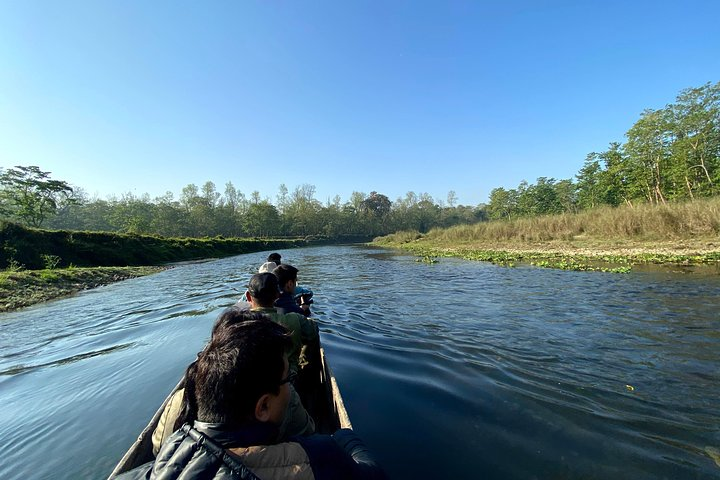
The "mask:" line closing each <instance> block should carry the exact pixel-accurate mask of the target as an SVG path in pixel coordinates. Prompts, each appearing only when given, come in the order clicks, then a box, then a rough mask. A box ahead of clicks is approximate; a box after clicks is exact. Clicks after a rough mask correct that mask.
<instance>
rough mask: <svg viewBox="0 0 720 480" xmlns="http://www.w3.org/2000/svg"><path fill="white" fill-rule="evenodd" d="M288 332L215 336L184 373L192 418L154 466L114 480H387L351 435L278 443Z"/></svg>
mask: <svg viewBox="0 0 720 480" xmlns="http://www.w3.org/2000/svg"><path fill="white" fill-rule="evenodd" d="M286 332H287V330H286V329H285V328H284V327H282V326H281V325H279V324H276V323H274V322H268V321H265V320H258V321H246V322H242V323H234V324H230V325H228V326H227V328H222V329H220V330H219V331H218V332H217V335H216V336H215V337H214V338H213V339H212V340H211V341H210V343H209V344H208V346H207V347H206V348H205V349H204V350H203V351H202V352H200V354H199V356H198V359H197V361H196V362H195V363H194V364H193V368H192V369H188V378H187V384H186V387H185V388H186V390H187V396H188V399H189V400H190V402H189V403H190V404H192V405H194V406H195V407H196V408H195V409H196V412H197V418H196V419H195V420H194V422H188V423H185V424H184V425H183V426H182V428H180V429H179V430H177V431H176V432H175V433H173V434H172V435H171V436H170V437H169V438H168V439H167V440H166V441H165V442H164V443H163V445H162V448H161V449H160V452H159V454H158V455H157V458H156V459H155V460H154V461H153V462H150V463H147V464H145V465H142V466H140V467H137V468H136V469H134V470H131V471H130V472H127V473H125V474H122V475H120V476H119V477H116V478H117V479H123V480H129V479H138V480H139V479H141V478H144V479H145V478H146V479H150V480H153V479H160V478H162V479H177V478H188V479H190V478H204V479H218V480H219V479H252V480H256V479H258V478H263V479H266V480H267V479H279V478H290V477H293V478H308V479H317V480H321V479H326V478H327V479H339V478H349V479H373V478H385V474H384V472H383V471H382V469H381V468H380V467H379V466H378V465H377V464H376V463H375V462H374V460H372V458H371V457H370V455H369V453H368V450H367V448H366V447H365V445H364V444H363V443H362V441H361V440H360V438H359V437H358V436H357V435H356V434H355V433H354V432H353V431H352V430H349V429H341V430H338V431H337V432H335V433H334V434H333V435H312V436H310V437H296V438H294V439H292V440H291V441H287V442H277V441H276V440H275V439H276V438H277V430H278V426H279V424H280V423H281V422H282V421H283V418H284V416H285V410H286V409H287V406H288V403H289V401H290V388H291V387H290V384H291V381H292V377H293V372H292V370H291V369H290V364H289V362H288V359H287V353H286V350H287V347H288V344H289V343H290V339H289V337H288V335H287V333H286Z"/></svg>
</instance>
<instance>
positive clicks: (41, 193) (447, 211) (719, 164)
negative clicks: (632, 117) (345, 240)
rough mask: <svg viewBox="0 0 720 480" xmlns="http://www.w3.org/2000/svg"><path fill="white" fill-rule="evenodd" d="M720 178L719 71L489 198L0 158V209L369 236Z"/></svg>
mask: <svg viewBox="0 0 720 480" xmlns="http://www.w3.org/2000/svg"><path fill="white" fill-rule="evenodd" d="M719 187H720V82H718V83H715V84H712V83H707V84H705V85H703V86H700V87H696V88H688V89H685V90H683V91H682V92H680V94H679V95H678V96H677V98H676V100H675V102H674V103H671V104H668V105H667V106H666V107H665V108H662V109H659V110H650V109H648V110H645V111H644V112H642V114H641V115H640V118H639V119H638V120H637V121H636V122H635V124H634V125H632V127H631V128H630V129H629V130H628V131H627V132H626V134H625V142H624V143H620V142H611V143H610V144H609V147H608V149H607V150H606V151H603V152H592V153H590V154H588V155H587V158H586V159H585V161H584V164H583V165H582V167H581V168H580V169H579V171H578V172H577V174H576V175H575V177H574V178H571V179H563V180H556V179H554V178H547V177H541V178H538V179H537V180H536V182H535V183H532V184H531V183H528V182H527V181H524V180H523V181H522V182H521V183H520V184H519V185H518V187H517V188H514V189H506V188H503V187H498V188H495V189H493V190H492V191H491V192H490V196H489V201H488V203H487V204H479V205H476V206H464V205H459V204H457V203H458V202H457V196H456V194H455V192H454V191H450V192H449V193H448V195H447V198H446V199H445V200H438V199H434V198H433V197H432V196H430V195H429V194H427V193H421V194H416V193H415V192H412V191H411V192H408V193H407V194H406V195H405V196H404V197H401V198H397V199H396V200H395V201H391V200H390V198H388V197H387V196H386V195H384V194H382V193H378V192H376V191H371V192H370V193H369V194H366V193H363V192H359V191H356V192H353V193H352V194H351V196H350V199H349V200H347V201H345V202H343V201H342V200H341V198H340V197H339V196H335V198H334V199H332V201H327V202H325V203H323V202H321V201H319V200H317V199H316V198H315V187H314V186H313V185H308V184H304V185H300V186H297V187H295V188H294V189H293V190H292V191H290V190H289V189H288V188H287V186H286V185H285V184H281V185H280V186H279V188H278V192H277V194H276V196H275V199H274V202H273V201H271V199H270V198H268V197H263V196H262V195H261V194H260V192H257V191H254V192H251V193H250V194H249V196H246V195H245V193H243V192H241V191H239V190H238V189H236V188H235V187H234V185H233V183H232V181H228V182H227V183H226V184H225V186H224V189H223V190H222V191H219V190H218V188H217V186H216V185H215V184H214V183H213V182H209V181H208V182H205V183H204V184H202V185H201V186H199V187H198V186H197V185H195V184H190V185H187V186H186V187H185V188H183V189H182V192H181V193H180V195H179V197H178V198H176V197H175V195H174V194H173V193H172V192H168V193H166V194H165V195H163V196H161V197H156V198H150V196H149V195H147V194H145V195H141V196H135V195H133V194H132V193H126V194H123V195H120V196H119V197H116V196H111V197H108V198H107V199H100V198H90V197H89V196H88V195H87V194H86V193H85V192H84V190H83V189H82V188H79V187H75V186H71V185H70V184H68V183H67V182H65V181H62V180H57V179H52V178H51V177H50V172H44V171H42V170H41V169H40V168H39V167H37V166H16V167H14V168H5V169H0V220H2V221H6V222H14V223H20V224H23V225H26V226H31V227H43V228H49V229H61V230H83V231H108V232H122V233H134V234H155V235H162V236H168V237H213V236H224V237H282V236H292V237H297V236H310V235H323V236H327V237H343V236H368V237H372V236H377V235H385V234H388V233H392V232H396V231H401V230H415V231H418V232H427V231H429V230H431V229H432V228H436V227H441V228H445V227H451V226H455V225H465V224H473V223H477V222H482V221H488V220H500V219H516V218H524V217H534V216H540V215H547V214H556V213H577V212H581V211H585V210H589V209H593V208H596V207H600V206H609V207H615V206H619V205H627V206H630V207H633V206H636V205H639V204H648V205H664V204H667V203H668V202H676V201H685V200H693V199H696V198H703V197H712V196H716V195H717V194H718V193H720V190H719Z"/></svg>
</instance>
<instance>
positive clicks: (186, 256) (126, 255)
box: [0, 224, 328, 270]
mask: <svg viewBox="0 0 720 480" xmlns="http://www.w3.org/2000/svg"><path fill="white" fill-rule="evenodd" d="M323 241H325V242H327V241H328V239H318V238H313V239H305V238H297V239H261V238H223V237H213V238H165V237H160V236H152V235H132V234H118V233H107V232H75V231H62V230H59V231H58V230H40V229H34V228H25V227H21V226H19V225H15V224H3V225H0V269H6V268H11V269H17V268H25V269H29V270H37V269H43V268H47V267H50V268H55V267H61V268H62V267H69V266H75V267H97V266H103V267H115V266H123V267H124V266H141V265H162V264H165V263H169V262H179V261H186V260H197V259H203V258H219V257H227V256H230V255H239V254H242V253H251V252H259V251H263V250H274V249H277V250H280V249H287V248H293V247H300V246H307V245H311V244H315V243H322V242H323Z"/></svg>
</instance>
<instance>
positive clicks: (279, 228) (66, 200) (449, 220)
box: [0, 166, 484, 239]
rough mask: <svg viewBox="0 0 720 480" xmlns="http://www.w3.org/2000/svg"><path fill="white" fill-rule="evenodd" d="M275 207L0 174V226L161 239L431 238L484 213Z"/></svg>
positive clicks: (228, 191) (415, 201) (207, 195)
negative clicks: (403, 234)
mask: <svg viewBox="0 0 720 480" xmlns="http://www.w3.org/2000/svg"><path fill="white" fill-rule="evenodd" d="M276 200H277V201H276V202H275V203H274V204H273V203H272V202H270V200H269V199H267V198H261V196H260V193H259V192H257V191H255V192H252V194H251V195H250V197H249V198H248V197H246V196H245V194H244V193H242V192H241V191H239V190H238V189H236V188H235V187H234V185H233V184H232V182H228V183H227V184H226V185H225V189H224V191H223V192H222V193H221V192H219V191H217V189H216V186H215V184H214V183H213V182H205V184H203V185H202V186H201V187H199V188H198V186H197V185H195V184H190V185H187V186H186V187H185V188H183V190H182V193H181V195H180V198H177V199H176V198H175V197H174V196H173V194H172V193H171V192H168V193H167V194H165V195H164V196H161V197H157V198H154V199H151V198H150V196H149V195H147V194H145V195H142V196H139V197H138V196H135V195H133V194H131V193H128V194H124V195H122V196H120V197H119V198H116V197H110V198H109V199H107V200H104V199H99V198H89V197H88V196H87V195H86V194H85V193H84V192H83V191H82V189H78V188H72V187H70V185H68V184H67V183H65V182H63V181H58V180H50V179H49V173H48V172H43V171H42V170H40V169H39V168H38V167H36V166H32V167H21V166H18V167H15V168H10V169H7V170H6V171H4V172H0V220H2V219H4V220H6V221H11V222H18V223H21V224H25V225H29V226H33V227H40V226H42V227H44V228H51V229H60V230H81V231H104V232H122V233H134V234H156V235H162V236H166V237H206V236H210V237H214V236H218V235H222V236H225V237H279V236H282V237H297V236H308V235H320V236H324V237H331V238H340V239H342V238H346V237H358V236H363V237H366V238H372V237H373V236H376V235H381V234H386V233H389V232H393V231H396V230H402V229H414V230H419V231H422V232H426V231H428V230H430V229H431V228H434V227H448V226H452V225H457V224H460V223H473V222H476V221H479V220H482V219H484V216H483V215H484V211H483V210H482V209H481V208H475V207H466V206H462V205H457V206H456V205H455V202H456V197H455V194H454V192H450V193H449V194H448V203H447V205H445V204H443V203H442V202H436V201H435V200H434V199H433V198H432V197H431V196H430V195H428V194H426V193H423V194H420V195H416V194H415V193H414V192H408V193H407V195H405V197H403V198H399V199H397V200H396V201H395V202H392V201H391V200H390V199H389V198H388V197H387V196H385V195H383V194H381V193H377V192H371V193H370V194H365V193H361V192H354V193H353V194H352V195H351V197H350V200H349V201H347V202H344V203H343V202H341V200H340V197H339V196H336V197H335V198H334V199H333V201H328V202H326V203H325V204H323V203H321V202H320V201H319V200H317V199H316V198H315V187H314V186H312V185H301V186H298V187H296V188H295V189H294V190H293V191H292V192H289V191H288V189H287V187H286V186H285V185H280V188H279V193H278V195H277V199H276Z"/></svg>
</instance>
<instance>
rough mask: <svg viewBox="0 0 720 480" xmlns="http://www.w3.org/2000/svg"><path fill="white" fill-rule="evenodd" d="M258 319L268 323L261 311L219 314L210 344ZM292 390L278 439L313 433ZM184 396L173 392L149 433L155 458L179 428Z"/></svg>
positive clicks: (182, 392)
mask: <svg viewBox="0 0 720 480" xmlns="http://www.w3.org/2000/svg"><path fill="white" fill-rule="evenodd" d="M259 319H268V320H270V318H269V317H268V316H266V315H264V314H263V313H260V312H250V311H248V310H242V309H240V308H238V307H236V306H233V307H230V308H228V309H227V310H225V311H224V312H223V313H221V314H220V316H219V317H218V319H217V320H216V321H215V324H214V325H213V328H212V333H211V335H210V341H212V339H213V338H215V336H216V335H217V332H220V331H222V330H223V329H224V328H226V327H227V326H228V325H232V324H235V323H242V322H246V321H253V320H259ZM291 335H292V332H291ZM292 388H293V398H292V399H291V404H290V406H289V408H288V409H287V418H286V419H285V421H284V422H283V423H282V424H281V425H280V429H279V431H278V439H277V440H285V439H287V438H290V437H293V436H296V435H310V434H312V433H314V432H315V422H314V420H313V418H312V417H311V416H310V415H309V414H308V413H307V411H306V410H305V408H304V407H303V405H302V402H301V401H300V399H299V397H298V394H297V392H296V391H295V388H294V387H292ZM184 396H185V389H184V388H180V389H178V390H177V391H176V392H175V393H173V395H172V396H171V397H170V400H169V401H168V403H167V405H166V406H165V409H164V410H163V413H162V415H161V416H160V420H159V421H158V424H157V426H156V427H155V430H154V431H153V434H152V444H153V448H152V451H153V454H154V455H157V454H158V451H159V450H160V446H161V445H162V443H163V442H164V441H165V440H166V439H167V438H168V437H169V436H170V435H171V434H172V433H173V432H174V431H175V430H177V429H178V428H180V427H181V426H182V423H183V419H182V416H183V409H184V408H186V407H184V398H185V397H184Z"/></svg>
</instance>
